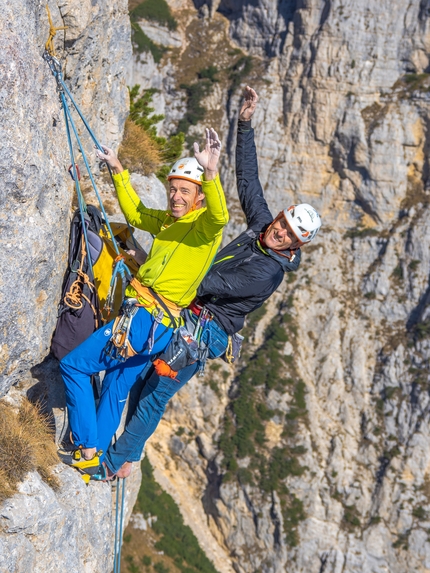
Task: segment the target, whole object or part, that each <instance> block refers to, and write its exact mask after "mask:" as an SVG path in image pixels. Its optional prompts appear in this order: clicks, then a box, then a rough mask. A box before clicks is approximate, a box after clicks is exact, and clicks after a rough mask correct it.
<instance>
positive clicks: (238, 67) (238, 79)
mask: <svg viewBox="0 0 430 573" xmlns="http://www.w3.org/2000/svg"><path fill="white" fill-rule="evenodd" d="M252 67H253V64H252V57H251V56H242V57H241V58H239V59H238V60H237V62H236V63H234V64H233V65H232V66H231V68H230V75H229V80H230V81H231V84H230V90H231V92H232V93H233V92H235V91H236V90H237V88H238V87H239V86H240V84H241V83H242V82H243V80H244V79H245V78H246V76H248V75H249V74H250V73H251V70H252Z"/></svg>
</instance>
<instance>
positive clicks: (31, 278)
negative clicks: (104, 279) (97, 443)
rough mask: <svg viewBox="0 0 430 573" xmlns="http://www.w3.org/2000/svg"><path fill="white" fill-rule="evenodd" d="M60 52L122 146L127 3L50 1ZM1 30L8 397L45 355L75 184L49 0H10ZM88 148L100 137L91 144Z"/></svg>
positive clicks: (0, 170)
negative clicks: (48, 56) (51, 63)
mask: <svg viewBox="0 0 430 573" xmlns="http://www.w3.org/2000/svg"><path fill="white" fill-rule="evenodd" d="M49 5H50V8H51V13H52V18H53V21H54V24H55V25H56V26H60V25H67V26H68V29H67V30H66V31H65V32H59V33H58V34H57V37H56V40H55V43H56V46H57V51H58V55H59V56H60V57H61V59H62V61H63V62H65V78H66V79H67V80H68V83H69V86H70V88H71V90H72V92H73V94H74V95H75V96H76V101H77V103H78V105H80V106H82V110H83V112H84V114H86V115H87V116H88V118H89V121H90V123H91V125H92V127H93V129H94V131H95V132H96V133H97V134H98V137H99V138H100V139H101V140H102V141H103V142H104V143H106V144H110V145H113V146H115V145H117V144H118V143H119V140H120V137H121V134H122V129H123V124H124V121H125V117H126V114H127V105H128V103H127V102H128V94H127V90H126V84H125V76H124V74H123V68H124V65H125V63H126V62H127V61H128V60H129V59H130V55H131V45H130V40H129V30H130V23H129V19H128V15H127V2H126V0H118V1H115V2H111V3H109V6H106V3H103V2H99V1H94V2H90V1H87V2H84V3H83V4H82V3H76V2H73V1H67V2H64V1H63V2H61V4H60V6H57V5H56V3H55V2H50V3H49ZM2 9H3V14H4V17H3V19H2V24H1V26H2V33H1V35H0V36H1V39H0V42H1V54H2V56H1V58H2V62H1V63H2V65H1V66H0V67H1V72H0V73H1V75H2V78H1V82H0V83H1V92H0V98H1V112H0V114H1V117H0V131H1V137H2V142H3V145H2V153H1V167H0V174H1V194H2V199H1V202H2V211H1V214H0V217H1V227H2V233H1V239H0V241H1V253H2V254H1V257H0V266H1V277H2V278H1V285H0V291H1V300H2V303H3V304H2V308H3V312H2V316H1V319H0V321H1V331H2V333H3V340H2V346H1V356H2V357H1V359H0V364H1V367H0V371H1V380H0V394H1V395H4V393H5V392H7V390H8V389H9V387H10V386H11V384H13V383H15V382H17V381H19V380H20V378H22V377H23V376H25V373H26V372H27V371H28V370H29V368H30V367H31V366H32V365H34V364H36V363H38V362H41V361H42V360H43V358H44V356H45V355H46V354H47V352H48V350H49V345H50V339H51V334H52V331H53V328H54V326H55V321H56V309H57V304H58V297H59V294H60V288H61V282H62V278H63V270H64V268H65V263H66V249H67V240H68V232H69V227H68V221H69V214H70V207H71V202H72V193H73V191H72V185H71V181H70V178H69V176H68V174H67V171H66V170H67V167H68V165H69V163H70V159H69V156H68V150H67V140H66V135H65V129H64V122H63V116H62V111H61V109H60V106H59V100H58V96H57V94H56V90H55V81H54V79H53V77H52V75H51V72H50V71H49V68H48V66H47V64H46V63H45V62H44V60H43V59H42V57H41V56H42V53H43V47H44V43H45V42H46V40H47V37H48V25H47V17H46V11H45V5H44V3H34V2H29V1H25V0H23V1H20V2H13V3H10V2H3V3H2ZM85 145H86V147H87V149H92V143H90V141H89V140H88V141H87V140H86V143H85Z"/></svg>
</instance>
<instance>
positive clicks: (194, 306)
mask: <svg viewBox="0 0 430 573" xmlns="http://www.w3.org/2000/svg"><path fill="white" fill-rule="evenodd" d="M187 308H189V309H190V310H191V312H192V313H193V314H195V315H196V316H200V313H201V312H202V310H203V305H202V304H201V303H200V301H199V299H198V298H195V299H194V300H192V301H191V302H190V304H189V305H188V307H187Z"/></svg>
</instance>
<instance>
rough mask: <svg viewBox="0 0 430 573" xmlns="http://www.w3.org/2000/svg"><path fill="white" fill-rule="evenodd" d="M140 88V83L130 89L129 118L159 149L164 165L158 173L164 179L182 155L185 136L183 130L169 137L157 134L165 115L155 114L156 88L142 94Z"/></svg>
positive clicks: (159, 168)
mask: <svg viewBox="0 0 430 573" xmlns="http://www.w3.org/2000/svg"><path fill="white" fill-rule="evenodd" d="M139 90H140V86H139V85H135V86H133V87H132V88H131V89H130V90H129V92H130V116H129V118H130V120H131V121H132V122H133V123H134V124H135V125H137V126H139V127H140V128H142V129H143V131H144V132H145V133H146V134H147V135H148V136H149V138H150V140H151V142H152V143H153V144H154V146H155V147H156V149H157V150H158V153H159V155H160V159H161V162H162V165H161V167H158V170H157V171H156V175H157V177H158V178H159V179H161V180H162V181H163V180H165V178H166V176H167V174H168V173H169V170H170V166H171V164H172V163H174V162H175V161H176V160H177V159H179V158H180V157H181V155H182V150H183V146H184V139H185V137H184V134H183V133H181V132H179V133H177V134H176V135H172V136H170V137H169V138H166V137H160V136H158V135H157V129H156V124H157V123H159V122H160V121H161V120H162V119H164V116H163V115H161V114H154V111H155V110H154V108H153V107H152V98H153V96H154V93H156V90H155V89H149V90H146V91H145V92H144V93H143V94H140V95H139Z"/></svg>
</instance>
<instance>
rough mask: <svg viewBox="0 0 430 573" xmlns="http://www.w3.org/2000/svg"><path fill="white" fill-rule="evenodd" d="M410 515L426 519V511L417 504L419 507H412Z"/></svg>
mask: <svg viewBox="0 0 430 573" xmlns="http://www.w3.org/2000/svg"><path fill="white" fill-rule="evenodd" d="M412 515H413V516H414V517H416V518H417V519H421V520H425V519H427V516H428V513H427V511H426V510H425V509H424V508H423V507H421V506H419V507H414V509H413V510H412Z"/></svg>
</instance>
